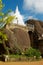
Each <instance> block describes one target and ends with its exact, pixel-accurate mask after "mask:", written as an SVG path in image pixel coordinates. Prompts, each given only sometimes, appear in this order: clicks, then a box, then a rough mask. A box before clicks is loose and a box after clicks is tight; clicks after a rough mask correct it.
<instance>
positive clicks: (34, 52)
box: [25, 48, 41, 58]
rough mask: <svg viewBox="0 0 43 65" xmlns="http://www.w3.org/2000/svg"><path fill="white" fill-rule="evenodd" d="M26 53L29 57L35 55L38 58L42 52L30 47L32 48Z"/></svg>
mask: <svg viewBox="0 0 43 65" xmlns="http://www.w3.org/2000/svg"><path fill="white" fill-rule="evenodd" d="M25 55H26V56H28V57H34V56H36V58H38V57H40V56H41V53H40V51H39V50H36V49H33V48H30V49H28V50H26V52H25Z"/></svg>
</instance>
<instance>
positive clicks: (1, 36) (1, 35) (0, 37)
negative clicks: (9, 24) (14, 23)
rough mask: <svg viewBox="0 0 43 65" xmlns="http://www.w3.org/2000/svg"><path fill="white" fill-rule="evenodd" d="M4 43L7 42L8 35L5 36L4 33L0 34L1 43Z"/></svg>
mask: <svg viewBox="0 0 43 65" xmlns="http://www.w3.org/2000/svg"><path fill="white" fill-rule="evenodd" d="M3 40H4V41H7V35H6V34H4V33H3V32H0V43H2V42H3Z"/></svg>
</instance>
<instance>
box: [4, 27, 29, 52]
mask: <svg viewBox="0 0 43 65" xmlns="http://www.w3.org/2000/svg"><path fill="white" fill-rule="evenodd" d="M4 31H5V33H6V34H7V36H8V40H9V43H7V46H8V47H10V51H11V52H12V53H14V52H15V49H16V48H17V49H20V50H21V51H25V50H26V49H27V48H29V47H30V38H29V34H28V32H26V31H24V30H22V29H19V28H15V29H12V30H11V29H10V30H8V29H6V30H4Z"/></svg>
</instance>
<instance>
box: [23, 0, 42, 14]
mask: <svg viewBox="0 0 43 65" xmlns="http://www.w3.org/2000/svg"><path fill="white" fill-rule="evenodd" d="M23 7H24V8H25V9H26V10H32V11H34V12H38V13H43V0H24V5H23Z"/></svg>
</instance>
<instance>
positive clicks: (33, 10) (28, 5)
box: [2, 0, 43, 21]
mask: <svg viewBox="0 0 43 65" xmlns="http://www.w3.org/2000/svg"><path fill="white" fill-rule="evenodd" d="M2 1H3V3H4V4H5V7H4V8H3V12H7V11H8V10H9V9H12V10H13V11H15V9H16V6H18V8H19V11H20V13H21V14H22V15H23V16H24V18H25V20H27V19H32V18H33V19H38V20H42V21H43V0H40V1H39V0H2Z"/></svg>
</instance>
